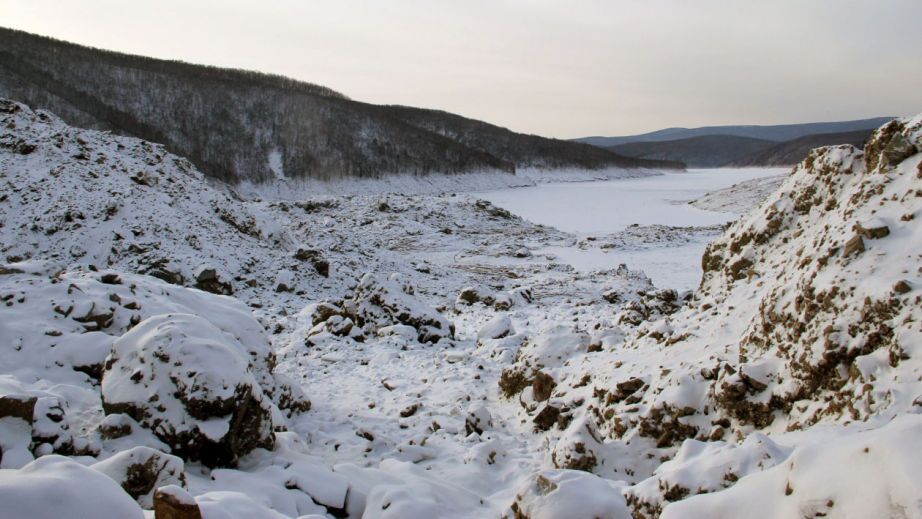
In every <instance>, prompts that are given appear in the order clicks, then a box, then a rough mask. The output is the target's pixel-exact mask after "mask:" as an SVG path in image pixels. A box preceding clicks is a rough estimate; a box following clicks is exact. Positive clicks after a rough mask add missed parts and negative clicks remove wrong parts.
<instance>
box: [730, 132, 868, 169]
mask: <svg viewBox="0 0 922 519" xmlns="http://www.w3.org/2000/svg"><path fill="white" fill-rule="evenodd" d="M872 133H874V131H873V130H856V131H853V132H842V133H821V134H819V135H806V136H804V137H800V138H797V139H791V140H789V141H786V142H782V143H779V144H775V145H774V146H770V147H768V148H765V149H763V150H759V151H757V152H755V153H752V154H750V155H748V156H745V157H741V158H739V159H736V160H733V161H730V162H728V163H727V164H726V165H727V166H734V167H767V166H790V165H792V164H797V163H798V162H800V161H801V160H803V159H804V157H806V156H807V154H808V153H810V150H812V149H814V148H819V147H821V146H829V145H833V144H851V145H852V146H855V147H858V148H863V147H864V144H865V142H867V140H868V139H869V138H870V137H871V134H872Z"/></svg>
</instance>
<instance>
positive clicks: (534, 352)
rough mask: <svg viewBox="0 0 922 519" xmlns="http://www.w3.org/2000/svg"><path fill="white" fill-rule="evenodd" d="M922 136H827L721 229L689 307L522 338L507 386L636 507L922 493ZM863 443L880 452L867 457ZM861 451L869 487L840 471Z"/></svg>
mask: <svg viewBox="0 0 922 519" xmlns="http://www.w3.org/2000/svg"><path fill="white" fill-rule="evenodd" d="M920 149H922V116H917V117H916V118H914V119H912V120H904V121H894V122H891V123H888V124H887V125H885V126H883V127H882V128H881V129H880V130H878V131H877V132H875V133H874V135H873V136H872V137H871V140H870V141H869V142H868V145H867V147H866V149H865V151H864V152H862V151H860V150H858V149H856V148H854V147H852V146H836V147H830V148H823V149H820V150H816V151H814V152H812V153H811V154H810V155H809V156H808V157H807V159H806V160H805V161H804V162H803V163H801V164H800V165H799V166H798V167H797V168H796V170H795V171H794V172H793V173H792V174H791V176H790V177H789V178H787V180H785V182H784V183H783V184H782V186H781V188H780V189H779V190H778V191H777V192H776V193H775V194H774V195H772V196H770V197H769V198H768V200H766V201H765V202H764V203H763V204H762V205H761V206H760V207H759V208H758V209H757V210H754V211H752V212H750V213H749V214H748V215H747V216H745V217H743V218H742V219H740V220H739V221H737V222H736V223H735V224H733V225H732V226H730V228H729V229H727V231H726V232H725V233H724V235H723V236H722V237H721V238H719V239H718V240H716V241H714V242H713V243H711V244H710V246H709V247H708V249H707V252H706V253H705V255H704V257H703V259H702V262H703V266H704V270H705V274H704V279H703V281H702V283H701V287H700V289H699V290H698V291H697V293H696V294H695V296H694V298H693V299H692V300H691V302H690V303H688V306H686V307H685V308H683V309H681V310H679V311H678V312H676V313H673V314H672V315H668V316H666V317H665V318H661V319H658V320H653V321H648V322H644V319H645V318H647V317H649V316H650V315H652V316H653V317H657V316H660V315H663V313H666V314H668V313H670V312H671V311H674V310H668V309H669V308H670V306H669V305H666V306H665V307H664V304H665V303H669V302H670V299H668V298H667V299H662V298H660V300H659V302H658V303H657V300H656V299H653V300H652V301H650V303H647V304H639V305H635V307H634V308H630V307H629V308H628V309H627V310H622V311H621V312H620V313H619V314H618V315H617V316H615V318H614V319H613V321H614V322H615V323H617V327H615V328H613V329H612V330H611V331H610V332H609V333H608V335H610V336H611V337H618V336H619V335H621V334H624V333H625V332H624V330H625V329H627V330H633V331H631V332H630V333H628V334H627V337H628V338H627V339H626V340H624V342H623V343H622V342H621V341H619V340H613V341H608V342H606V341H605V340H603V341H601V342H599V343H598V344H596V345H592V344H589V346H588V347H585V346H583V347H581V348H580V347H572V346H570V345H569V343H568V342H567V341H563V340H561V337H556V338H555V337H552V336H547V337H539V338H537V339H535V340H532V341H530V343H529V344H527V345H525V346H523V347H522V348H521V349H520V351H519V352H518V354H517V357H516V359H517V360H516V363H515V364H514V365H513V366H512V367H510V368H507V370H506V371H505V372H504V374H503V379H502V380H501V381H500V386H501V388H502V390H503V391H504V392H505V393H506V394H507V395H508V396H509V397H513V398H514V399H517V400H518V401H519V402H518V404H515V405H519V404H520V405H521V410H520V411H519V414H520V416H521V417H522V418H523V419H528V420H531V421H532V422H533V423H534V424H535V427H536V428H537V429H541V430H547V431H549V432H548V433H544V434H546V435H547V436H548V440H549V441H550V442H551V443H550V445H551V446H552V448H551V452H550V457H551V460H552V462H553V463H554V465H556V466H558V467H566V468H577V469H580V470H590V471H593V472H596V473H597V474H600V475H602V476H604V477H609V478H614V479H626V480H628V481H631V482H634V483H637V484H636V485H634V486H632V487H629V488H627V489H626V491H625V494H626V496H627V500H628V503H629V504H630V505H631V507H632V508H633V510H634V514H635V517H655V516H657V515H659V514H660V512H661V511H663V510H664V508H665V511H666V512H667V513H665V514H664V515H668V516H669V517H739V516H740V515H744V514H745V513H746V512H744V508H745V507H748V506H749V504H748V503H751V502H754V500H757V501H758V502H759V503H761V504H762V506H760V510H763V511H764V512H765V516H767V517H789V516H790V513H791V511H792V510H799V511H800V512H801V513H806V512H804V511H805V510H811V511H810V514H812V513H813V512H822V513H824V514H827V515H828V514H830V513H832V512H831V510H832V508H833V507H835V511H838V512H848V513H853V512H854V511H856V510H861V511H869V510H870V511H872V512H873V513H872V514H871V515H885V514H886V513H889V512H886V510H887V509H888V508H887V507H889V509H890V510H892V509H894V508H899V509H902V510H907V511H908V510H917V502H918V499H919V497H920V496H919V492H918V490H917V489H916V490H913V491H910V490H908V489H907V488H904V487H903V486H902V484H901V483H899V481H901V480H902V478H907V479H906V481H915V479H913V478H917V477H918V475H917V474H915V472H913V471H914V470H915V469H914V468H913V463H917V461H916V462H908V463H904V462H903V461H901V459H900V458H901V455H900V454H898V453H899V452H907V453H909V452H917V451H918V449H919V448H920V444H919V440H918V439H915V440H911V441H910V440H909V438H911V437H913V435H915V437H916V438H918V434H919V433H920V431H922V421H920V420H919V419H918V416H917V413H918V406H919V395H920V394H922V384H920V382H919V381H920V380H922V379H920V376H922V351H920V349H919V348H920V345H922V327H920V322H922V299H920V295H919V287H920V286H922V277H920V275H922V256H920V254H919V250H918V244H919V243H922V227H920V226H919V223H918V222H919V217H920V213H922V161H920V157H922V155H920V153H919V151H920ZM673 300H674V299H673ZM653 303H656V304H653ZM651 304H652V306H651ZM663 308H666V309H667V311H665V312H664V311H663ZM672 308H675V307H674V306H672ZM638 323H639V324H638ZM635 326H636V328H635ZM598 333H601V334H602V335H603V336H605V335H606V334H605V333H604V331H600V332H598ZM574 344H577V343H574ZM513 401H514V400H513ZM894 418H896V419H897V421H898V425H892V426H885V424H887V423H888V422H890V420H893V419H894ZM555 431H557V432H555ZM766 433H767V434H769V435H770V436H766V435H765V434H766ZM904 442H908V443H904ZM862 446H864V447H863V448H864V452H865V453H866V452H871V453H872V454H871V455H872V456H875V454H874V453H878V454H877V455H880V456H883V457H879V458H875V460H874V462H871V463H867V462H865V461H863V460H865V459H866V457H865V458H863V457H862V456H864V455H863V454H860V452H861V451H860V449H859V448H860V447H862ZM676 448H678V450H676ZM869 449H870V451H869ZM855 453H858V454H855ZM669 457H674V459H673V461H671V462H669V463H666V464H663V465H662V466H660V467H658V468H656V469H655V470H653V471H652V472H645V469H644V467H645V466H649V464H648V463H647V464H646V465H645V460H647V459H668V458H669ZM852 458H855V459H854V461H848V460H850V459H852ZM858 458H860V459H858ZM917 458H918V457H917V456H916V457H915V458H912V459H917ZM787 460H791V463H787V462H786V461H787ZM851 463H856V464H858V465H860V466H861V467H862V470H863V471H865V472H864V473H863V474H862V479H861V481H863V482H864V483H863V485H864V487H865V489H864V490H863V491H864V492H867V495H868V496H872V497H870V498H869V501H867V502H860V501H858V500H856V498H855V489H856V488H857V486H856V485H858V484H859V483H858V481H857V480H855V479H854V478H851V477H849V476H848V475H847V474H844V473H842V472H830V467H833V466H842V465H843V464H851ZM657 464H658V463H654V464H653V466H655V465H657ZM782 464H783V467H782ZM776 465H778V467H777V468H776V469H775V470H773V471H766V473H765V474H764V476H763V475H753V476H750V477H747V476H748V475H749V474H755V473H758V472H760V471H763V470H766V469H769V468H771V467H773V466H776ZM647 470H649V469H647ZM891 471H892V472H891ZM823 474H826V475H825V476H823ZM750 478H751V479H750ZM738 480H739V483H736V482H737V481H738ZM750 481H751V483H750ZM757 481H758V482H762V483H761V484H764V485H765V486H764V487H760V484H758V483H757ZM734 483H736V486H735V487H733V489H732V490H730V491H728V492H726V493H724V492H718V493H715V494H713V495H709V496H706V497H701V498H695V499H691V500H689V501H688V502H687V503H682V506H681V507H677V508H675V509H674V510H673V509H671V508H669V507H667V505H668V504H669V503H670V502H676V501H681V500H683V499H685V498H687V497H689V496H691V495H694V494H698V493H704V492H715V491H717V490H721V489H723V488H725V487H729V486H733V485H734ZM753 492H755V494H754V493H753ZM888 496H889V497H888ZM888 499H889V500H890V502H889V504H887V500H888ZM786 514H787V515H786ZM811 516H812V515H811Z"/></svg>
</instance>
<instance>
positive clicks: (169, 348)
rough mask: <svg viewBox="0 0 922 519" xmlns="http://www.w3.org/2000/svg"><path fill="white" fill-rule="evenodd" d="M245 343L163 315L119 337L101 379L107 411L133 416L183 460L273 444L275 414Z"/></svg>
mask: <svg viewBox="0 0 922 519" xmlns="http://www.w3.org/2000/svg"><path fill="white" fill-rule="evenodd" d="M248 364H249V359H248V355H247V352H246V349H245V348H244V346H243V345H242V344H240V342H239V341H237V339H236V338H234V337H230V336H227V335H226V334H224V333H223V332H222V331H221V330H219V329H218V328H216V327H215V326H214V325H212V324H211V323H209V322H208V321H206V320H205V319H203V318H201V317H198V316H195V315H190V314H162V315H156V316H153V317H150V318H147V319H145V320H144V321H141V323H140V324H138V325H137V326H136V327H134V328H133V329H132V330H131V331H130V332H128V333H126V334H125V335H123V336H121V337H119V338H118V339H116V341H115V343H114V344H113V345H112V353H111V354H110V355H109V357H108V358H107V359H106V369H105V372H104V373H103V378H102V398H103V408H104V409H105V411H106V413H107V414H111V413H122V414H127V415H129V416H131V417H132V418H134V419H135V420H137V421H138V423H140V424H141V425H143V426H145V427H147V428H148V429H150V430H152V431H154V432H155V434H156V435H157V437H158V438H160V440H162V441H163V442H164V443H166V444H167V445H169V446H170V448H171V449H172V451H173V452H174V453H176V454H179V455H180V456H182V457H183V458H184V459H189V460H201V461H202V462H204V463H205V464H206V465H209V466H229V465H235V464H236V463H237V459H238V458H239V456H241V455H243V454H246V453H247V452H249V451H251V450H252V449H254V448H256V447H271V446H272V443H273V441H274V437H273V435H272V412H271V408H270V404H269V401H268V397H266V396H265V395H264V394H263V392H262V389H261V388H260V386H259V383H258V382H257V381H256V378H255V377H254V376H253V374H252V373H251V372H250V370H249V369H248Z"/></svg>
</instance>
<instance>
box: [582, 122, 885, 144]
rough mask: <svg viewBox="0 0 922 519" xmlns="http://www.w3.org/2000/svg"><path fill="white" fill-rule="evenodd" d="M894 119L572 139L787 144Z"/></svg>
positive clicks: (588, 141)
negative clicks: (710, 138)
mask: <svg viewBox="0 0 922 519" xmlns="http://www.w3.org/2000/svg"><path fill="white" fill-rule="evenodd" d="M891 119H893V117H874V118H871V119H859V120H855V121H840V122H822V123H802V124H780V125H768V126H760V125H731V126H703V127H700V128H666V129H664V130H657V131H654V132H649V133H642V134H638V135H625V136H621V137H601V136H597V137H582V138H578V139H573V140H574V141H577V142H585V143H586V144H592V145H593V146H601V147H608V146H616V145H619V144H625V143H628V142H660V141H673V140H677V139H688V138H690V137H700V136H703V135H733V136H736V137H749V138H751V139H765V140H769V141H776V142H780V141H788V140H791V139H796V138H799V137H804V136H806V135H814V134H820V133H842V132H850V131H855V130H873V129H875V128H877V127H878V126H880V125H882V124H884V123H885V122H887V121H889V120H891Z"/></svg>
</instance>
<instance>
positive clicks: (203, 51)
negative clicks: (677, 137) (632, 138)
mask: <svg viewBox="0 0 922 519" xmlns="http://www.w3.org/2000/svg"><path fill="white" fill-rule="evenodd" d="M0 25H3V26H6V27H12V28H16V29H22V30H26V31H30V32H35V33H39V34H44V35H49V36H54V37H56V38H60V39H64V40H69V41H73V42H77V43H81V44H86V45H92V46H95V47H102V48H106V49H113V50H118V51H123V52H129V53H135V54H143V55H148V56H155V57H160V58H169V59H180V60H184V61H189V62H194V63H206V64H211V65H220V66H231V67H237V68H246V69H254V70H261V71H265V72H273V73H277V74H283V75H286V76H291V77H294V78H297V79H302V80H305V81H310V82H313V83H319V84H322V85H326V86H329V87H331V88H333V89H336V90H338V91H340V92H343V93H344V94H346V95H348V96H350V97H352V98H353V99H357V100H362V101H368V102H372V103H387V104H406V105H413V106H423V107H429V108H439V109H444V110H448V111H451V112H455V113H459V114H462V115H466V116H469V117H475V118H478V119H483V120H486V121H490V122H493V123H496V124H499V125H502V126H506V127H509V128H512V129H514V130H517V131H523V132H529V133H538V134H542V135H547V136H554V137H565V138H567V137H578V136H585V135H618V134H627V133H640V132H644V131H649V130H655V129H659V128H663V127H669V126H704V125H711V124H776V123H788V122H807V121H819V120H844V119H857V118H864V117H871V116H877V115H909V114H912V113H916V112H919V111H922V0H771V1H765V0H759V1H757V0H745V1H744V0H736V1H732V0H723V1H720V0H559V1H551V0H527V1H526V0H456V1H448V0H378V1H360V0H327V1H324V2H319V1H313V0H262V1H259V2H257V1H253V0H222V1H194V0H158V1H133V0H82V1H79V2H78V1H70V0H57V1H52V0H0Z"/></svg>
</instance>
